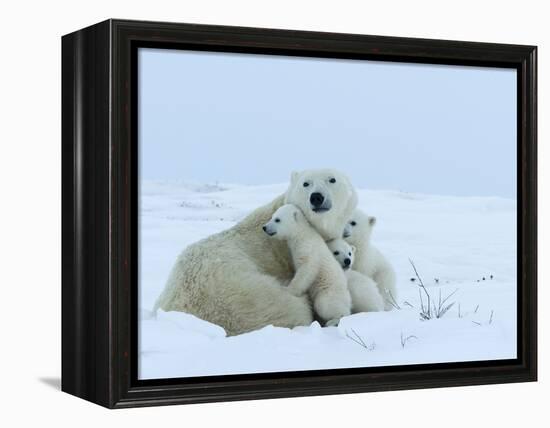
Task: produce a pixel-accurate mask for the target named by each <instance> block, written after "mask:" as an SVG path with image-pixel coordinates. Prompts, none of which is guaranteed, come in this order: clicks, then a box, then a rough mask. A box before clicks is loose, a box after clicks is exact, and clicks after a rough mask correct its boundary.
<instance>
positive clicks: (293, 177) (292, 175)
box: [290, 171, 300, 183]
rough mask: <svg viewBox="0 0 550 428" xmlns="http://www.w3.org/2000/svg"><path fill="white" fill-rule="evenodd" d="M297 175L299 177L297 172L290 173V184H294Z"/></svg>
mask: <svg viewBox="0 0 550 428" xmlns="http://www.w3.org/2000/svg"><path fill="white" fill-rule="evenodd" d="M298 175H300V173H299V172H298V171H292V172H291V173H290V182H291V183H294V182H295V181H296V180H297V179H298Z"/></svg>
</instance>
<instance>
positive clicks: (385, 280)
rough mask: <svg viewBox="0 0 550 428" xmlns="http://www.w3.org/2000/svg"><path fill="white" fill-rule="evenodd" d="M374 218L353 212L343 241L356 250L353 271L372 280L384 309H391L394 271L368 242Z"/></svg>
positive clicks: (357, 211) (394, 298)
mask: <svg viewBox="0 0 550 428" xmlns="http://www.w3.org/2000/svg"><path fill="white" fill-rule="evenodd" d="M375 224H376V217H372V216H368V215H367V214H365V213H364V212H362V211H361V210H355V212H354V213H353V215H352V217H351V219H350V220H349V221H348V224H347V225H346V228H345V229H344V239H345V240H346V242H348V243H349V244H350V245H353V246H354V247H355V248H356V251H355V263H354V265H353V268H354V270H356V271H358V272H360V273H362V274H363V275H366V276H367V277H369V278H372V279H373V280H374V282H375V283H376V285H377V287H378V290H379V291H380V294H381V295H382V298H383V299H384V309H385V310H386V311H389V310H391V309H392V307H393V305H392V303H394V302H395V300H396V299H397V292H396V285H395V271H394V270H393V267H392V265H391V264H390V262H389V261H388V259H386V257H384V255H383V254H382V253H381V252H380V251H379V250H378V249H377V248H376V247H375V246H374V245H372V244H371V242H370V238H371V234H372V228H373V227H374V225H375Z"/></svg>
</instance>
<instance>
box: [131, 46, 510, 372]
mask: <svg viewBox="0 0 550 428" xmlns="http://www.w3.org/2000/svg"><path fill="white" fill-rule="evenodd" d="M136 76H137V83H136V85H137V86H136V89H137V94H136V95H137V96H136V99H137V106H136V108H137V127H136V131H137V136H136V138H137V207H138V209H137V237H138V241H137V266H138V267H137V306H138V307H137V313H138V315H137V377H138V380H155V379H157V380H158V379H179V378H198V377H211V376H222V375H246V374H258V373H279V372H285V373H288V372H307V371H318V370H334V369H355V368H374V367H396V366H409V365H415V366H417V365H434V364H448V363H464V362H475V361H477V362H487V361H497V360H514V359H516V358H518V357H519V355H518V349H519V348H518V346H519V340H518V265H517V264H518V216H517V214H518V71H517V69H516V68H513V67H496V66H494V67H493V66H479V65H449V64H428V63H414V62H399V61H382V60H371V59H348V58H346V59H344V58H328V57H327V58H321V57H314V56H300V55H298V54H296V55H286V54H277V55H267V54H261V53H244V52H241V53H239V52H222V51H209V50H207V49H206V48H204V49H201V50H193V49H183V48H182V49H176V48H157V47H139V48H138V49H137V64H136Z"/></svg>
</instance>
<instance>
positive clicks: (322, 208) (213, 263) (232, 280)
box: [155, 169, 357, 335]
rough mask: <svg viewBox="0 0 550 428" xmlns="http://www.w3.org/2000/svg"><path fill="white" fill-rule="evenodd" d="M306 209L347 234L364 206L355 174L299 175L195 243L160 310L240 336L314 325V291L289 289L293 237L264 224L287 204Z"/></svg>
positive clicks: (328, 233)
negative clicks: (285, 238) (279, 237)
mask: <svg viewBox="0 0 550 428" xmlns="http://www.w3.org/2000/svg"><path fill="white" fill-rule="evenodd" d="M285 203H291V204H294V205H296V206H297V207H299V208H300V209H301V210H302V212H303V213H304V215H305V216H306V218H307V220H308V221H309V223H310V224H311V225H312V226H313V227H314V228H315V229H316V230H317V232H319V233H320V234H321V236H322V237H323V238H324V239H325V240H330V239H334V238H340V237H341V236H342V234H343V231H344V227H345V225H346V222H347V220H348V219H349V218H350V216H351V214H352V213H353V211H354V210H355V208H356V206H357V194H356V192H355V189H354V188H353V186H352V185H351V183H350V181H349V179H348V178H347V177H346V176H345V175H344V174H342V173H341V172H339V171H336V170H333V169H311V170H305V171H302V172H294V173H292V176H291V179H290V185H289V187H288V190H287V191H286V193H285V194H284V195H281V196H279V197H277V198H275V199H274V200H273V201H272V202H270V203H268V204H267V205H264V206H263V207H260V208H258V209H256V210H255V211H253V212H252V213H251V214H250V215H248V216H247V217H246V218H244V219H243V220H242V221H240V222H239V223H237V224H236V225H235V226H233V227H232V228H230V229H228V230H224V231H223V232H220V233H217V234H215V235H212V236H209V237H208V238H206V239H203V240H201V241H199V242H196V243H194V244H192V245H190V246H189V247H187V248H186V249H185V250H184V251H183V252H182V253H181V254H180V255H179V257H178V259H177V260H176V263H175V265H174V267H173V268H172V272H171V273H170V276H169V278H168V281H167V283H166V286H165V288H164V291H163V292H162V294H161V295H160V296H159V298H158V300H157V303H156V304H155V308H160V309H163V310H165V311H181V312H186V313H190V314H193V315H195V316H197V317H199V318H202V319H204V320H206V321H210V322H212V323H215V324H218V325H220V326H222V327H223V328H224V329H225V330H226V331H227V333H228V334H231V335H235V334H240V333H244V332H247V331H252V330H256V329H259V328H261V327H264V326H266V325H269V324H272V325H275V326H280V327H295V326H298V325H309V324H310V323H311V322H312V321H313V313H312V310H311V305H310V303H309V301H308V298H307V296H301V297H297V296H294V295H292V294H290V293H288V292H287V291H286V290H285V289H284V287H285V286H286V285H287V284H288V283H289V282H290V280H291V279H292V277H293V276H294V267H293V265H292V258H291V255H290V252H289V250H288V247H287V245H286V243H284V242H282V241H276V240H273V239H269V236H267V235H266V234H265V233H264V232H263V230H262V226H263V225H264V224H265V223H267V221H268V220H269V219H270V218H271V215H272V214H273V213H274V212H275V210H277V209H278V208H279V207H280V206H282V205H283V204H285Z"/></svg>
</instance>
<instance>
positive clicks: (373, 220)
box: [369, 216, 376, 226]
mask: <svg viewBox="0 0 550 428" xmlns="http://www.w3.org/2000/svg"><path fill="white" fill-rule="evenodd" d="M369 224H370V225H371V226H374V225H375V224H376V217H373V216H370V217H369Z"/></svg>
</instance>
